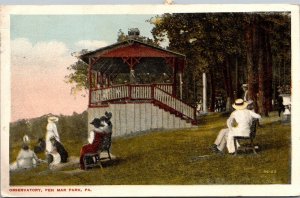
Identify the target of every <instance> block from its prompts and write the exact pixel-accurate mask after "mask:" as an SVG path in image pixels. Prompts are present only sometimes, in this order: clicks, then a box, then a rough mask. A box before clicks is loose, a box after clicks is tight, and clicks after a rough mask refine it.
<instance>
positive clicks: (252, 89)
mask: <svg viewBox="0 0 300 198" xmlns="http://www.w3.org/2000/svg"><path fill="white" fill-rule="evenodd" d="M254 19H255V18H254V16H250V24H245V28H244V29H245V38H244V39H245V43H246V53H247V55H246V56H247V73H248V80H247V82H248V97H249V98H250V99H251V100H253V102H254V108H255V111H256V112H257V111H258V106H257V88H258V86H257V67H255V65H256V58H255V57H256V53H255V49H257V32H256V26H255V22H254Z"/></svg>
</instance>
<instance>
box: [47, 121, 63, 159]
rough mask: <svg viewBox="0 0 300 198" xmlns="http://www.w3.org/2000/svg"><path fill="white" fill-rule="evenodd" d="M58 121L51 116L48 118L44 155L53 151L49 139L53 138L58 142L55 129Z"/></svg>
mask: <svg viewBox="0 0 300 198" xmlns="http://www.w3.org/2000/svg"><path fill="white" fill-rule="evenodd" d="M57 121H58V118H57V117H55V116H51V117H49V118H48V124H47V127H46V129H47V132H46V153H50V152H51V151H52V150H53V145H52V143H51V141H50V138H51V137H55V139H56V140H57V141H59V142H60V138H59V134H58V132H57V127H56V124H55V122H57Z"/></svg>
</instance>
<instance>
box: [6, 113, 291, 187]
mask: <svg viewBox="0 0 300 198" xmlns="http://www.w3.org/2000/svg"><path fill="white" fill-rule="evenodd" d="M226 118H227V115H222V114H212V115H208V116H205V117H202V118H201V120H200V124H199V126H198V127H196V128H193V129H188V130H176V131H175V130H174V131H156V132H152V133H143V134H138V135H135V136H127V137H122V138H115V139H113V145H112V153H113V155H115V156H117V159H116V160H114V161H113V162H110V163H107V164H104V168H103V169H100V168H94V169H91V170H88V171H83V172H78V173H74V174H69V173H67V172H64V171H50V172H45V170H46V169H47V166H46V165H45V164H42V165H40V166H38V167H37V168H36V169H33V170H28V171H24V172H17V173H12V174H11V175H10V184H11V185H139V184H142V185H154V184H180V185H184V184H187V185H192V184H196V185H197V184H200V185H201V184H289V183H290V180H291V176H290V174H291V167H290V163H291V148H290V146H291V144H290V141H291V140H290V137H291V126H290V125H284V124H281V123H280V122H279V121H278V118H277V117H276V115H275V113H272V114H271V116H270V117H267V118H263V121H262V122H261V124H262V126H261V127H258V129H257V137H256V139H255V144H257V145H259V146H260V148H261V149H260V151H259V152H258V154H257V155H254V154H252V153H247V154H242V153H241V154H240V155H238V156H232V155H228V154H225V155H217V154H212V153H211V151H210V150H209V146H211V144H212V143H213V141H214V139H215V138H216V135H217V134H218V131H219V130H220V129H221V128H223V127H225V123H226ZM73 138H76V137H73ZM64 144H65V147H66V148H67V150H68V151H69V153H70V154H71V155H73V156H79V151H80V148H81V146H82V144H83V140H78V141H76V140H74V139H73V142H70V141H65V142H64ZM11 148H12V150H11V153H10V156H11V159H15V156H16V154H17V152H18V149H17V147H11ZM203 155H209V156H206V157H199V156H203Z"/></svg>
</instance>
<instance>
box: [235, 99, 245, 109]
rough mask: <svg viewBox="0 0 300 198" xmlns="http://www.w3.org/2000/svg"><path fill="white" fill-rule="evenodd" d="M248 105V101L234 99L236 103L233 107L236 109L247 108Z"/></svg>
mask: <svg viewBox="0 0 300 198" xmlns="http://www.w3.org/2000/svg"><path fill="white" fill-rule="evenodd" d="M247 106H248V103H247V102H244V100H243V99H240V98H239V99H236V100H235V101H234V104H233V105H232V107H233V108H234V109H236V110H243V109H246V108H247Z"/></svg>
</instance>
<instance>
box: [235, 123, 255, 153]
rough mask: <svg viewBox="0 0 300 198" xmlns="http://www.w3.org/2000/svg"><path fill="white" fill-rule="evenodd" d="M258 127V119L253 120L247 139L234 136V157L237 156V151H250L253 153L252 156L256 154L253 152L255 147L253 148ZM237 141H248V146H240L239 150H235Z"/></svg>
mask: <svg viewBox="0 0 300 198" xmlns="http://www.w3.org/2000/svg"><path fill="white" fill-rule="evenodd" d="M257 125H258V119H253V121H252V125H251V127H250V135H249V137H245V136H234V137H233V139H234V147H235V153H234V155H237V151H238V150H242V149H243V150H244V151H246V150H247V149H251V150H252V151H253V153H254V154H257V153H256V151H255V146H254V139H255V136H256V128H257ZM238 140H250V146H242V145H241V146H240V148H237V141H238Z"/></svg>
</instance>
